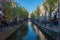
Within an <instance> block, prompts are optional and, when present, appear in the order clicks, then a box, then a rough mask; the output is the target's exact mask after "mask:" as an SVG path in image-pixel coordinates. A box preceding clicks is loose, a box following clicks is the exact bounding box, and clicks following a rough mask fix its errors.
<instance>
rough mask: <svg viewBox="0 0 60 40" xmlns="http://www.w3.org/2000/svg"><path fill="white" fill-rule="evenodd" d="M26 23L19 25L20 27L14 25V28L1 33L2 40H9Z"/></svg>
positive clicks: (8, 28)
mask: <svg viewBox="0 0 60 40" xmlns="http://www.w3.org/2000/svg"><path fill="white" fill-rule="evenodd" d="M24 23H25V22H24ZM24 23H22V24H19V25H14V26H11V27H10V26H9V27H7V28H6V30H4V31H2V32H0V40H5V39H7V38H8V37H9V36H10V35H12V34H13V33H14V32H15V31H16V30H17V29H18V28H19V27H20V26H21V25H23V24H24Z"/></svg>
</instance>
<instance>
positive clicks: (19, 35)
mask: <svg viewBox="0 0 60 40" xmlns="http://www.w3.org/2000/svg"><path fill="white" fill-rule="evenodd" d="M27 32H28V23H27V22H26V23H25V24H24V25H21V26H20V28H19V29H18V30H17V31H16V32H14V33H13V34H12V35H11V36H9V37H8V38H7V39H6V40H23V37H24V36H25V35H26V34H27Z"/></svg>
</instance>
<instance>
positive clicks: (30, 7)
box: [16, 0, 43, 13]
mask: <svg viewBox="0 0 60 40" xmlns="http://www.w3.org/2000/svg"><path fill="white" fill-rule="evenodd" d="M16 2H17V5H18V6H22V7H24V8H25V9H27V11H28V12H29V13H32V12H33V11H34V10H36V9H37V7H38V5H41V4H42V2H43V0H17V1H16Z"/></svg>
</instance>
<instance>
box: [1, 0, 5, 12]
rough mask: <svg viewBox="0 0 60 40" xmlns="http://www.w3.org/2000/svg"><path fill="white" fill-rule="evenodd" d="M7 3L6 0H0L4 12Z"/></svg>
mask: <svg viewBox="0 0 60 40" xmlns="http://www.w3.org/2000/svg"><path fill="white" fill-rule="evenodd" d="M5 3H6V1H5V0H0V11H2V12H4V9H5Z"/></svg>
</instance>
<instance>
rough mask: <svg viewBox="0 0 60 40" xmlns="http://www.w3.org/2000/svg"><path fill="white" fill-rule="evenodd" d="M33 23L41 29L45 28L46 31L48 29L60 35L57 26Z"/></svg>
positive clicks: (59, 29) (59, 28)
mask: <svg viewBox="0 0 60 40" xmlns="http://www.w3.org/2000/svg"><path fill="white" fill-rule="evenodd" d="M34 23H36V24H37V25H39V26H41V27H43V28H46V29H49V30H52V31H55V32H58V33H60V27H59V26H54V25H50V24H46V25H44V24H39V23H38V22H36V21H34Z"/></svg>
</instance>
